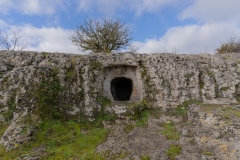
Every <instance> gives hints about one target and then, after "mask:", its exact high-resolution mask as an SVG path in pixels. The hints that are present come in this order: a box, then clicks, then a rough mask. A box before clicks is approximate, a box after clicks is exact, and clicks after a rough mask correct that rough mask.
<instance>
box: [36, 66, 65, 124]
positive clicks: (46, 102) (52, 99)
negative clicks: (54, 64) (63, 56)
mask: <svg viewBox="0 0 240 160" xmlns="http://www.w3.org/2000/svg"><path fill="white" fill-rule="evenodd" d="M42 78H43V80H42V82H41V83H40V85H39V87H38V89H37V90H36V93H35V94H36V97H37V100H36V102H35V105H36V108H37V109H38V110H37V111H36V113H39V114H40V117H41V118H42V119H60V118H65V116H64V114H63V110H61V107H60V106H61V96H62V95H61V91H62V89H63V88H62V86H61V84H60V80H59V77H58V70H57V69H52V70H51V75H49V77H48V78H46V77H45V76H43V77H42Z"/></svg>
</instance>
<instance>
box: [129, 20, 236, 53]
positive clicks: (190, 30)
mask: <svg viewBox="0 0 240 160" xmlns="http://www.w3.org/2000/svg"><path fill="white" fill-rule="evenodd" d="M236 33H240V28H238V27H237V26H235V25H234V24H226V23H209V24H204V25H187V26H184V27H174V28H170V29H169V30H168V31H167V32H166V33H165V35H164V36H163V37H161V38H160V39H147V40H146V41H145V42H133V44H132V45H133V46H134V47H135V49H136V50H137V52H139V53H159V52H177V53H187V54H188V53H192V54H196V53H215V49H216V48H218V47H219V45H220V44H221V42H223V41H226V40H227V39H228V38H229V36H232V35H234V34H236Z"/></svg>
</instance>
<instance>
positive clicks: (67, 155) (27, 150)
mask: <svg viewBox="0 0 240 160" xmlns="http://www.w3.org/2000/svg"><path fill="white" fill-rule="evenodd" d="M1 130H2V129H1ZM107 134H108V131H107V130H106V129H104V128H96V127H93V128H89V129H88V130H86V129H85V127H82V125H81V124H79V123H77V122H74V121H68V122H61V121H58V120H52V121H43V122H42V123H41V125H40V126H39V131H38V133H37V134H36V135H35V136H34V137H33V138H34V140H33V142H30V143H28V144H24V145H22V146H19V147H18V148H17V149H15V150H12V151H10V152H6V151H5V149H4V148H3V147H0V159H15V158H16V157H18V156H20V155H23V154H32V153H31V151H32V149H33V148H37V147H41V146H44V147H43V148H44V150H45V152H44V154H40V156H41V158H43V159H83V160H88V159H89V160H90V159H96V160H103V159H104V158H103V157H102V156H101V155H99V154H96V153H95V148H96V146H97V145H99V144H100V143H102V142H103V141H104V140H105V139H106V136H107ZM16 146H18V145H16Z"/></svg>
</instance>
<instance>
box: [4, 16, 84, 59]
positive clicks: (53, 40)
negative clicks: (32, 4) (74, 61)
mask: <svg viewBox="0 0 240 160" xmlns="http://www.w3.org/2000/svg"><path fill="white" fill-rule="evenodd" d="M1 24H3V25H4V28H5V30H4V31H5V32H8V31H10V30H11V29H13V28H14V29H15V30H19V31H20V32H19V34H21V35H25V36H26V38H27V39H28V41H29V43H30V45H31V46H30V47H29V48H26V49H25V50H30V51H38V52H60V53H75V54H85V53H86V52H85V53H84V52H82V51H80V50H78V47H76V46H73V45H72V44H71V41H70V40H69V39H68V37H69V36H70V35H71V33H72V30H66V29H62V28H60V27H42V28H36V27H33V26H30V25H24V26H14V25H9V24H7V23H6V22H4V21H2V20H1V19H0V26H1Z"/></svg>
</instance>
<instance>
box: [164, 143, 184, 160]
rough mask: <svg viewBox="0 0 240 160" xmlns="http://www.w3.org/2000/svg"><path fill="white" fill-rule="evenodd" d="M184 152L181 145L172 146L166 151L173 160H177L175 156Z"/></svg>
mask: <svg viewBox="0 0 240 160" xmlns="http://www.w3.org/2000/svg"><path fill="white" fill-rule="evenodd" d="M181 151H182V147H181V146H180V145H171V146H170V147H169V148H168V150H167V151H166V155H167V156H169V158H170V159H171V160H176V158H175V156H176V155H179V154H180V153H181Z"/></svg>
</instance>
